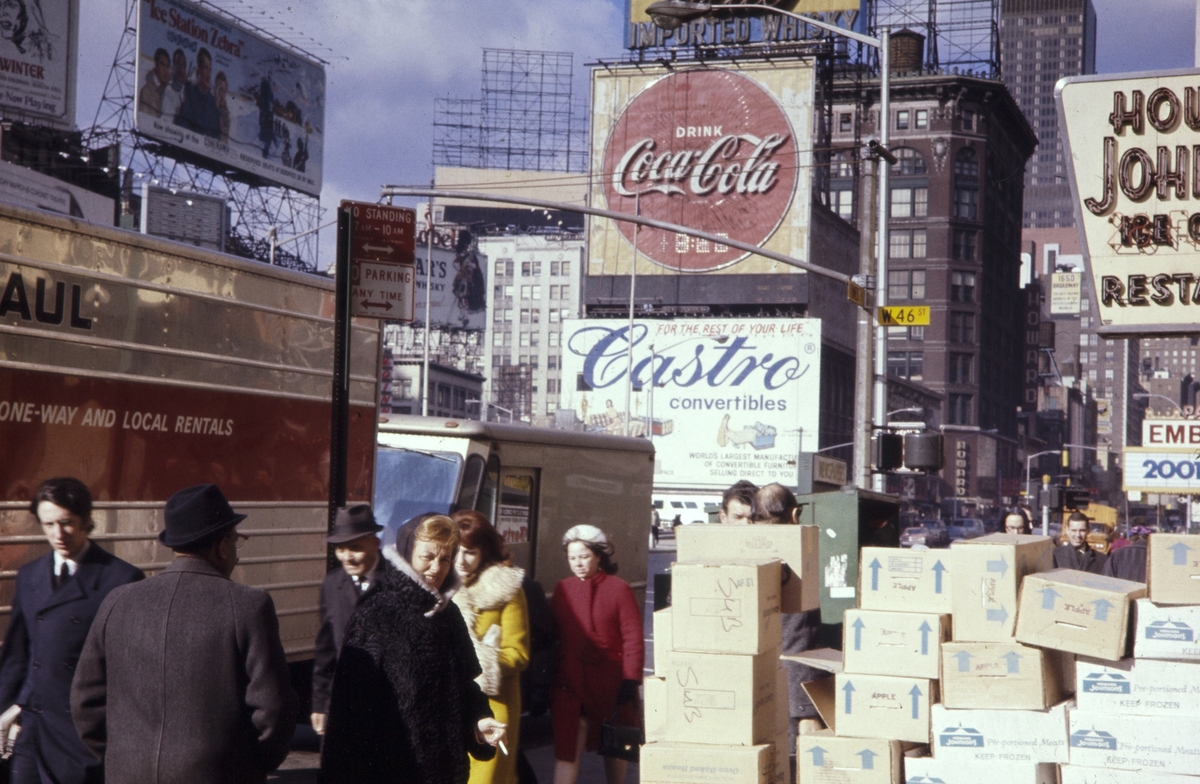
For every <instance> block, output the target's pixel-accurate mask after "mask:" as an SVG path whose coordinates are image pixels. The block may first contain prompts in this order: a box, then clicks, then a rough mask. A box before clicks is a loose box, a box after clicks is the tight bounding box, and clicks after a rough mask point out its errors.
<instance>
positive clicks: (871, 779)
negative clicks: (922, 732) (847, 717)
mask: <svg viewBox="0 0 1200 784" xmlns="http://www.w3.org/2000/svg"><path fill="white" fill-rule="evenodd" d="M903 760H904V744H902V743H901V742H900V741H898V740H883V739H876V738H839V737H837V736H836V735H834V734H833V730H821V731H820V732H815V733H813V734H811V735H802V736H801V737H799V738H797V743H796V778H797V780H798V781H799V784H900V782H901V781H902V780H903V779H902V777H903V775H904V763H903Z"/></svg>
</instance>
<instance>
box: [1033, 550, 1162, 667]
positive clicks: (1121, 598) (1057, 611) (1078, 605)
mask: <svg viewBox="0 0 1200 784" xmlns="http://www.w3.org/2000/svg"><path fill="white" fill-rule="evenodd" d="M1145 595H1146V586H1145V585H1144V584H1143V583H1135V582H1132V581H1130V580H1118V579H1117V578H1115V577H1103V576H1101V575H1097V574H1091V573H1090V572H1081V571H1077V570H1075V569H1055V570H1053V571H1051V572H1046V573H1045V574H1033V575H1030V576H1029V577H1026V578H1025V584H1024V586H1023V587H1022V590H1021V613H1020V616H1019V619H1018V621H1017V639H1018V640H1019V641H1021V642H1023V643H1026V644H1028V645H1038V646H1041V647H1043V648H1054V649H1055V650H1059V651H1068V652H1070V653H1077V654H1081V655H1083V656H1094V657H1096V658H1098V659H1109V660H1111V661H1116V660H1117V659H1120V658H1122V657H1123V656H1124V655H1125V653H1126V647H1127V645H1128V641H1129V640H1128V630H1129V618H1130V612H1131V609H1132V608H1131V604H1130V603H1131V602H1132V601H1133V600H1135V599H1140V598H1142V597H1143V596H1145Z"/></svg>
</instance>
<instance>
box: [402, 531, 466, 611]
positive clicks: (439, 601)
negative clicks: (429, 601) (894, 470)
mask: <svg viewBox="0 0 1200 784" xmlns="http://www.w3.org/2000/svg"><path fill="white" fill-rule="evenodd" d="M383 557H384V558H386V559H387V560H388V562H389V563H391V565H392V566H394V567H396V571H397V572H399V573H400V574H402V575H404V576H405V577H407V578H408V579H410V580H412V581H413V582H414V583H416V584H417V585H418V586H420V587H421V588H422V589H423V590H425V591H428V592H429V593H430V594H431V595H432V596H433V598H434V600H435V603H434V605H433V609H432V610H430V611H429V612H427V613H425V617H426V618H432V617H433V616H434V615H436V614H438V613H439V612H441V611H442V610H444V609H445V608H446V605H447V604H449V603H450V600H451V599H453V598H454V594H455V593H457V592H458V588H459V580H458V573H457V572H455V571H454V567H453V566H451V567H450V574H448V575H446V581H445V583H443V584H442V590H440V591H436V590H434V589H433V588H430V587H429V583H427V582H425V578H424V577H422V576H421V575H419V574H417V570H416V569H414V568H413V567H412V564H410V563H409V562H408V561H406V560H404V558H402V557H401V556H400V553H399V552H397V551H396V546H395V545H391V544H389V545H388V546H386V547H384V548H383Z"/></svg>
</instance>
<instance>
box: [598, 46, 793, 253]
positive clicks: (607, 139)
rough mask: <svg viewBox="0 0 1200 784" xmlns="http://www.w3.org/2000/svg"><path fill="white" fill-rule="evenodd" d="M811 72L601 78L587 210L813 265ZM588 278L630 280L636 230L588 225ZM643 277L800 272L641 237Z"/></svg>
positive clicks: (700, 71) (602, 72) (603, 73)
mask: <svg viewBox="0 0 1200 784" xmlns="http://www.w3.org/2000/svg"><path fill="white" fill-rule="evenodd" d="M812 138H813V74H812V67H811V66H810V65H808V64H806V63H801V62H786V63H778V64H772V63H753V64H750V63H748V64H744V65H731V64H724V65H722V66H721V67H696V68H688V69H679V68H675V69H673V70H670V71H668V70H667V69H665V68H659V67H647V66H638V67H636V68H635V67H629V68H615V69H612V70H607V69H596V70H595V71H593V75H592V150H591V155H592V192H591V203H592V204H594V205H603V206H605V207H606V208H607V209H610V210H615V211H618V212H624V213H629V214H634V213H636V212H638V211H639V210H640V212H641V214H642V216H644V217H648V218H656V219H658V220H662V221H666V222H669V223H675V224H679V225H683V226H688V227H691V228H696V229H701V230H704V231H707V232H710V233H712V234H716V235H719V236H728V237H732V238H735V239H738V240H741V241H743V242H749V243H753V244H756V245H762V246H764V247H767V248H770V249H772V250H775V251H778V252H780V253H786V254H788V255H790V256H793V257H795V258H797V259H801V260H805V261H807V260H808V259H809V240H808V237H809V233H808V232H809V217H810V216H809V211H810V206H811V195H810V194H811V189H812V178H811V166H812ZM589 232H590V234H589V238H590V254H591V255H590V259H589V263H588V274H589V275H628V274H629V272H630V268H631V265H632V262H633V255H634V252H633V244H634V229H633V224H630V223H624V222H621V223H617V222H614V221H610V220H607V219H603V218H592V219H591V220H590V221H589ZM636 239H637V254H638V265H637V271H638V273H639V274H642V273H663V272H668V271H669V272H717V271H719V272H730V273H738V274H749V273H763V272H798V270H795V269H794V268H792V267H788V266H786V265H783V264H780V263H778V262H775V261H771V260H768V259H763V258H761V257H755V256H749V257H748V256H747V254H746V253H744V252H743V251H740V250H735V249H733V248H730V247H728V246H725V245H721V244H718V243H710V242H708V241H706V240H700V239H697V238H694V237H688V236H686V235H682V234H676V233H675V232H670V231H664V230H661V229H652V228H647V227H643V228H641V229H640V230H639V231H638V233H637V238H636Z"/></svg>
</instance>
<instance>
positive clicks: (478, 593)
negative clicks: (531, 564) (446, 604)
mask: <svg viewBox="0 0 1200 784" xmlns="http://www.w3.org/2000/svg"><path fill="white" fill-rule="evenodd" d="M524 579H525V570H524V569H521V568H519V567H516V566H506V565H505V564H500V563H497V564H492V565H491V566H489V567H488V568H486V569H484V570H483V571H482V572H480V573H479V576H478V577H476V578H475V582H473V583H471V584H470V585H464V586H463V587H462V588H459V589H458V595H457V596H456V597H455V599H454V601H455V602H456V603H457V604H458V606H459V607H463V606H464V605H466V606H469V607H470V609H472V610H474V611H475V613H480V612H484V611H485V610H499V609H502V608H503V607H504V606H505V605H506V604H508V603H509V602H511V601H512V599H513V597H514V596H516V595H517V591H519V590H521V582H522V581H523V580H524Z"/></svg>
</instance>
